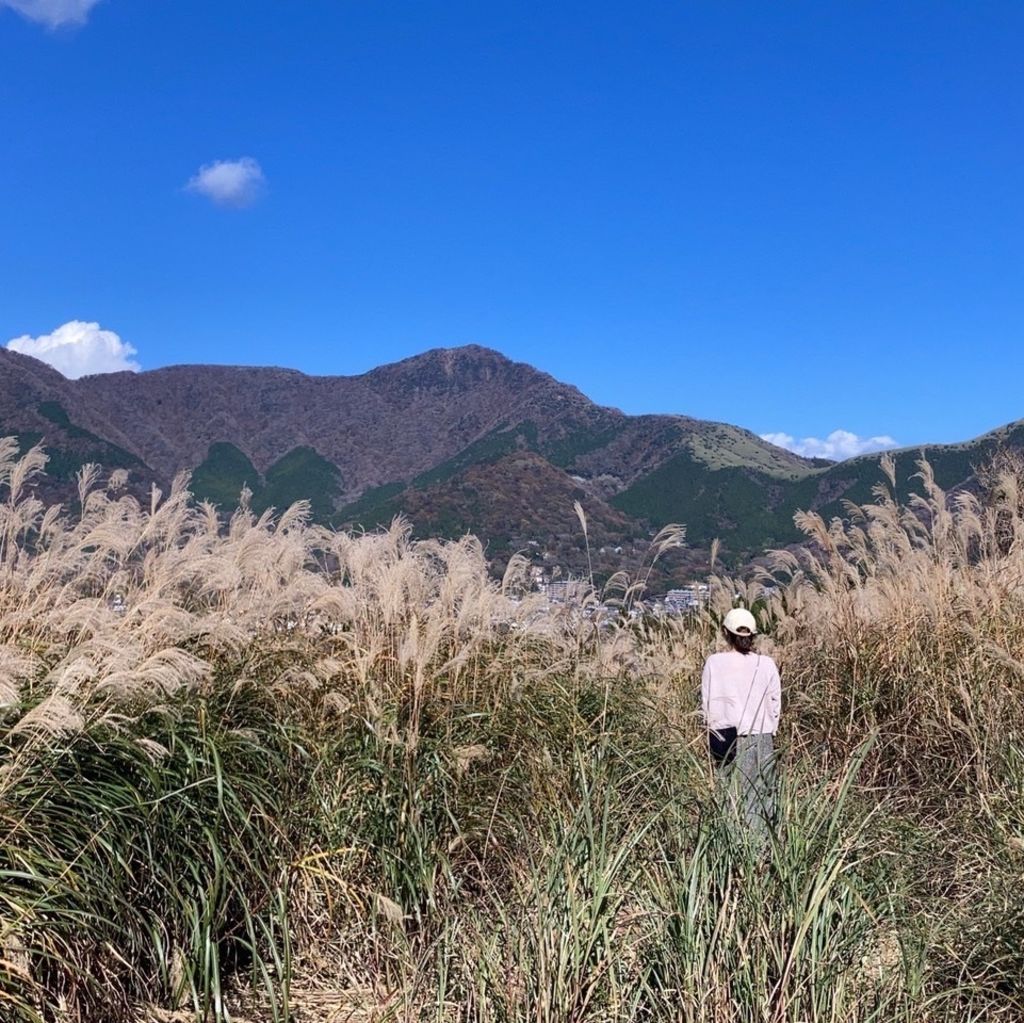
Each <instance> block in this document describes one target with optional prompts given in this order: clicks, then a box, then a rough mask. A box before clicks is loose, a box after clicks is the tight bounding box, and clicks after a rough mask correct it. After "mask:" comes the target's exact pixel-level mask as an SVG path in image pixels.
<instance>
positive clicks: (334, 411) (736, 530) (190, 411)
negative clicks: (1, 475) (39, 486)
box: [0, 345, 1024, 572]
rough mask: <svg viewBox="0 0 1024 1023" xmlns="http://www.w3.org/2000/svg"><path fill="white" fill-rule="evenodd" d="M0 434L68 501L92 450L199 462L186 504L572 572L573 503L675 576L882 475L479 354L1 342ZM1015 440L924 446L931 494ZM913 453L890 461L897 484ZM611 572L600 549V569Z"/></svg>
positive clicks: (134, 460)
mask: <svg viewBox="0 0 1024 1023" xmlns="http://www.w3.org/2000/svg"><path fill="white" fill-rule="evenodd" d="M8 434H14V435H16V436H18V437H19V440H20V442H21V443H22V445H23V446H24V445H26V444H29V443H36V442H42V443H44V444H45V445H46V447H47V450H48V452H49V453H50V455H51V460H52V461H51V467H52V468H53V469H54V470H55V471H54V472H53V473H52V474H51V479H50V480H49V482H48V483H47V487H48V488H49V490H48V496H55V497H58V498H59V497H61V496H62V494H64V493H66V492H67V491H68V490H69V488H70V484H71V479H72V477H73V474H74V469H75V468H77V464H80V463H81V462H84V461H98V462H101V463H102V464H104V465H105V466H106V467H107V468H126V469H128V470H129V472H130V474H131V477H132V479H133V483H134V485H135V486H136V488H137V491H138V492H139V493H142V492H143V491H144V490H145V489H146V488H147V487H148V486H149V485H150V483H153V482H155V483H156V484H157V485H159V486H161V487H166V486H167V484H169V482H170V481H171V479H172V478H173V477H174V476H175V475H176V474H177V473H178V472H181V471H190V472H192V474H193V476H192V479H193V489H194V490H195V492H196V494H197V496H198V497H201V498H207V499H211V500H214V501H215V502H216V503H218V504H220V505H222V506H225V507H229V506H230V505H232V504H233V503H234V502H235V501H236V500H237V494H238V492H239V491H240V490H241V487H242V486H243V485H244V486H246V487H248V488H249V489H250V490H251V491H252V493H253V499H254V502H255V504H254V506H257V507H260V508H263V507H279V508H280V507H283V505H284V504H286V503H290V502H291V501H292V500H296V499H299V498H307V499H309V500H311V502H312V505H313V511H314V514H315V516H316V517H317V518H318V519H320V520H322V521H325V522H328V523H331V524H334V525H339V526H357V527H358V526H361V527H365V528H372V527H374V526H376V525H379V524H381V523H382V522H386V521H388V520H389V519H390V517H391V516H393V515H395V514H406V515H407V516H408V517H409V518H410V519H411V520H412V522H413V525H414V527H415V528H416V529H417V530H418V531H420V532H422V533H424V534H426V533H430V532H438V533H446V534H449V535H451V534H455V535H457V534H459V533H461V532H464V531H469V532H477V533H479V534H480V535H481V536H482V538H483V539H484V540H485V541H488V542H489V543H490V544H491V546H492V548H494V551H495V558H496V561H499V562H500V561H501V560H502V559H505V560H507V557H508V556H509V555H510V553H511V552H513V551H515V550H517V549H521V548H522V547H523V546H524V545H526V546H531V545H532V546H536V547H537V548H539V549H543V550H547V553H548V554H549V555H550V556H551V558H553V559H555V560H556V561H557V563H558V564H559V566H560V567H562V568H563V569H564V570H566V571H579V570H580V567H581V559H582V554H581V549H580V542H581V539H582V532H581V530H580V528H579V524H578V522H577V521H576V518H575V513H574V512H573V510H572V506H573V502H574V501H580V502H581V503H582V504H583V506H584V508H585V509H586V510H587V512H588V516H589V517H590V520H591V522H592V523H593V530H594V534H595V535H594V536H592V537H591V539H592V540H593V541H594V542H595V543H597V545H598V546H599V547H607V548H608V549H609V550H613V551H614V550H628V551H630V552H633V553H634V554H635V553H637V552H639V551H640V550H641V549H642V548H643V547H644V545H645V544H646V543H647V542H648V541H649V538H650V536H651V535H652V534H653V532H654V531H656V530H657V529H659V528H660V527H662V526H664V525H666V524H667V523H670V522H682V523H684V524H685V525H686V526H687V530H688V537H689V541H690V544H691V545H692V550H691V552H690V555H689V556H685V557H683V556H681V558H682V560H681V561H678V565H677V567H678V569H679V571H680V572H684V571H690V570H692V569H693V567H694V566H695V565H696V564H697V563H698V562H699V561H700V557H701V556H702V552H704V551H706V548H707V547H709V546H710V543H711V541H712V539H714V538H719V539H720V540H721V541H722V542H723V544H724V547H725V550H726V552H727V553H731V554H733V555H734V556H735V557H741V556H747V555H750V554H752V553H756V552H759V551H760V550H762V549H764V548H765V547H767V546H784V545H785V544H787V543H791V542H793V541H795V540H796V539H798V533H797V531H796V527H795V526H794V525H793V521H792V520H793V513H794V512H795V511H796V510H797V508H810V509H814V510H818V511H821V512H822V513H823V514H825V515H826V516H827V515H830V514H834V513H838V512H840V511H841V508H842V501H843V500H857V501H865V500H869V499H870V496H871V487H872V486H873V485H874V484H875V483H877V482H878V481H879V480H880V479H881V478H882V477H881V471H880V468H879V465H878V463H879V460H880V457H881V456H880V455H863V456H858V457H856V458H853V459H848V460H845V461H842V462H836V463H827V462H824V461H823V460H821V459H808V458H803V457H801V456H799V455H796V454H793V453H792V452H789V451H786V450H784V449H782V448H779V447H776V446H774V445H772V444H769V443H768V442H766V441H764V440H762V439H761V438H759V437H757V436H756V435H755V434H753V433H751V432H750V431H748V430H744V429H742V428H740V427H736V426H732V425H730V424H727V423H717V422H711V421H707V420H699V419H695V418H692V417H688V416H685V415H673V414H647V415H640V416H630V415H627V414H625V413H623V412H622V411H621V410H619V409H617V408H613V407H609V406H602V405H598V404H596V403H594V402H592V401H590V399H589V398H587V397H586V395H584V394H583V393H582V392H581V391H580V390H579V389H578V388H576V387H574V386H573V385H571V384H568V383H564V382H562V381H559V380H557V379H556V378H554V377H553V376H551V375H549V374H547V373H544V372H543V371H541V370H537V369H536V368H534V367H532V366H530V365H529V364H527V363H523V362H515V361H513V360H511V359H509V358H507V357H506V356H504V355H502V354H501V353H500V352H497V351H495V350H493V349H489V348H485V347H482V346H479V345H468V346H462V347H458V348H435V349H430V350H429V351H426V352H423V353H420V354H418V355H414V356H410V357H409V358H407V359H403V360H401V361H399V362H396V363H390V364H386V365H382V366H378V367H375V368H374V369H371V370H368V371H367V372H365V373H361V374H356V375H351V376H314V375H310V374H306V373H303V372H301V371H300V370H294V369H289V368H283V367H252V366H221V365H201V364H200V365H195V364H193V365H180V366H168V367H163V368H160V369H155V370H147V371H144V372H140V373H129V372H120V373H112V374H97V375H93V376H87V377H82V378H80V379H78V380H68V379H66V378H64V377H63V376H61V375H60V374H59V373H58V372H57V371H56V370H54V369H52V368H51V367H49V366H46V365H45V364H44V363H41V362H39V361H38V360H35V359H32V358H31V357H29V356H24V355H20V354H18V353H14V352H10V351H8V350H4V349H0V435H8ZM1007 445H1009V446H1014V447H1024V423H1022V422H1016V423H1010V424H1006V425H1005V426H1003V427H999V428H997V430H995V431H991V432H990V433H988V434H983V435H981V436H980V437H977V438H973V439H972V440H969V441H964V442H960V443H959V444H954V445H926V446H924V450H925V451H927V452H931V455H932V457H933V458H934V459H936V460H937V465H938V470H937V477H941V479H940V485H943V486H946V487H957V486H964V485H969V483H970V480H971V478H972V475H973V471H974V466H975V465H976V464H977V462H978V461H979V460H983V459H984V458H985V457H987V455H989V454H991V452H992V450H994V449H995V448H997V447H999V446H1007ZM920 450H922V449H921V448H920V447H913V448H907V449H901V450H898V451H896V452H894V453H893V457H894V458H895V459H896V461H897V465H898V467H899V471H900V486H901V487H902V488H903V489H906V488H907V487H912V486H913V485H914V484H913V482H912V475H913V473H912V469H913V465H912V463H913V460H914V458H916V456H917V452H919V451H920ZM912 456H913V457H912ZM503 516H504V518H503ZM506 520H507V521H506ZM549 548H550V550H549ZM616 556H618V555H616ZM551 558H549V560H551ZM677 560H678V559H677ZM617 567H621V565H619V564H617V563H616V562H615V560H614V558H611V557H608V558H606V559H604V560H603V561H601V559H599V565H598V568H599V569H600V571H602V572H611V571H614V570H616V568H617Z"/></svg>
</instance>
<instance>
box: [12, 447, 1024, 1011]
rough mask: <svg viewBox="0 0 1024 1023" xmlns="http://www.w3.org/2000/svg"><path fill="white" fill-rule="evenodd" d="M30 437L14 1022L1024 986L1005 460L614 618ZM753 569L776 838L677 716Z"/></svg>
mask: <svg viewBox="0 0 1024 1023" xmlns="http://www.w3.org/2000/svg"><path fill="white" fill-rule="evenodd" d="M887 469H888V470H890V471H891V466H887ZM43 471H45V456H44V454H43V453H42V452H41V451H39V450H32V451H30V452H28V453H26V454H24V455H19V454H18V449H17V445H16V444H15V442H14V441H13V440H8V441H0V715H2V716H0V744H2V750H0V759H2V766H0V1019H2V1020H5V1021H7V1020H10V1021H19V1023H20V1021H32V1020H54V1021H65V1020H66V1021H69V1023H85V1021H104V1023H105V1021H112V1023H116V1021H131V1020H140V1019H153V1020H157V1019H163V1020H172V1019H173V1020H193V1019H194V1020H218V1021H223V1020H229V1019H237V1020H298V1021H303V1020H317V1021H326V1020H335V1021H342V1020H401V1021H412V1020H415V1021H428V1020H429V1021H434V1023H441V1021H474V1023H477V1021H479V1023H513V1021H516V1023H518V1021H528V1023H585V1021H594V1023H597V1021H601V1023H605V1021H607V1023H619V1021H622V1023H625V1021H634V1020H635V1021H651V1023H658V1021H666V1023H668V1021H679V1023H741V1021H742V1023H748V1021H749V1023H784V1021H786V1023H789V1021H792V1023H797V1021H805V1023H869V1021H878V1023H881V1021H893V1020H896V1021H907V1023H910V1021H914V1023H917V1021H922V1023H923V1021H949V1023H953V1021H957V1023H959V1021H964V1020H967V1021H982V1020H996V1021H999V1020H1007V1021H1009V1020H1017V1019H1020V1018H1022V1017H1024V899H1022V897H1021V891H1022V890H1024V734H1022V732H1024V729H1022V724H1024V474H1022V473H1021V472H1020V471H1019V467H1017V466H1016V465H1015V464H1014V463H1013V462H1012V460H1009V459H1006V460H1003V461H1002V462H1000V463H995V464H993V465H992V466H991V467H989V469H988V470H987V472H986V473H984V474H983V480H984V488H983V491H982V492H981V493H979V494H977V495H973V494H966V493H964V494H959V495H957V496H956V497H955V498H954V499H950V498H949V497H947V495H945V494H943V493H942V492H941V491H940V490H939V489H938V488H937V487H936V486H935V485H934V482H933V481H932V479H931V477H930V473H929V469H928V466H927V465H922V466H921V476H922V485H923V488H924V496H922V497H919V498H912V499H911V500H910V503H909V504H907V505H900V504H897V503H896V501H895V500H894V498H893V497H892V492H893V490H894V487H893V486H892V481H891V480H886V479H881V480H880V481H879V488H878V492H877V500H876V502H875V503H873V504H871V505H868V506H864V507H850V508H849V510H848V517H847V518H846V519H845V520H844V521H843V522H838V521H837V522H834V523H826V522H823V521H821V519H820V518H818V517H816V516H814V515H811V514H806V515H803V516H801V518H800V525H801V527H802V529H803V531H804V533H805V534H806V537H807V544H806V547H805V548H804V549H802V550H800V551H787V552H777V553H776V554H774V555H773V556H772V558H773V560H772V562H771V564H770V566H769V567H768V569H766V570H765V572H764V573H763V578H760V579H755V580H751V579H744V580H735V579H729V578H725V577H715V578H713V579H712V606H711V608H710V609H709V610H708V611H707V612H706V613H705V614H702V615H701V616H700V617H699V618H692V619H682V618H680V619H667V620H666V619H662V620H658V619H655V618H653V617H645V616H641V617H639V618H635V619H633V620H629V619H627V618H626V617H625V616H624V619H623V621H624V623H625V624H623V625H621V626H616V627H611V628H603V629H599V628H597V627H596V626H595V624H594V622H593V621H592V620H591V619H588V618H587V617H586V616H584V615H581V614H580V613H579V612H578V610H576V609H573V608H570V607H564V606H563V607H559V608H554V609H548V610H544V609H543V607H542V605H541V603H540V600H541V598H539V597H537V596H535V595H531V594H530V593H528V592H526V587H525V585H524V580H525V565H524V564H520V563H519V562H517V561H515V560H514V561H513V563H512V564H511V565H510V566H509V570H508V572H507V573H506V576H505V579H504V580H503V582H501V583H497V582H494V581H491V580H490V579H489V578H488V573H487V566H486V559H485V556H484V552H483V550H482V549H481V546H480V544H479V543H478V542H477V541H476V540H474V539H472V538H465V539H463V540H460V541H457V542H456V541H453V542H447V541H414V540H413V539H412V538H411V536H410V532H409V529H408V527H407V526H406V525H405V524H403V523H401V522H396V523H395V524H394V525H393V526H392V527H391V529H390V530H388V531H387V532H381V533H376V534H366V535H349V534H345V533H336V532H331V531H328V530H326V529H322V528H320V527H318V526H315V525H312V524H311V523H310V521H309V517H308V508H306V507H305V506H304V505H302V504H298V505H295V506H293V507H292V508H290V509H287V510H284V511H282V512H280V513H279V514H277V515H274V514H271V513H267V514H264V515H262V516H259V517H257V516H256V515H254V514H253V513H252V512H251V511H250V509H249V507H248V505H247V504H246V502H245V500H244V495H243V502H242V506H241V507H240V509H239V510H238V511H236V512H234V513H233V514H231V515H230V516H229V517H222V516H219V515H218V513H217V511H216V510H215V509H214V508H212V507H210V506H207V505H198V506H197V505H196V504H195V503H194V502H193V501H192V500H191V498H190V495H189V493H188V489H187V487H188V483H187V479H185V478H183V479H182V480H180V481H179V482H178V483H177V484H176V485H175V486H174V488H172V490H171V492H170V493H169V494H166V495H161V494H159V493H154V494H153V496H152V499H151V501H150V503H149V505H148V506H147V507H140V506H139V504H138V502H137V501H136V500H135V499H134V498H132V497H129V496H126V495H125V493H124V483H125V478H124V475H123V473H116V472H115V473H113V474H110V475H104V474H103V473H102V472H101V471H100V470H99V469H98V468H97V467H95V466H86V467H84V468H83V469H82V471H81V473H80V475H79V488H78V496H77V501H76V502H75V503H74V504H73V505H72V506H68V507H65V508H63V509H61V508H55V507H45V506H43V505H42V504H41V503H40V502H39V501H38V500H37V499H36V498H35V497H34V496H33V487H32V484H33V480H34V479H35V478H36V477H37V475H38V474H39V473H41V472H43ZM582 525H583V526H584V527H585V519H584V521H583V523H582ZM675 539H676V540H677V539H678V535H677V536H676V538H675ZM659 542H660V543H661V544H662V545H663V546H664V545H665V544H667V543H671V542H673V538H672V537H671V536H668V537H667V538H666V537H663V538H662V539H661V540H660V541H659ZM624 587H625V588H624V589H623V590H622V599H623V601H633V600H636V599H642V595H639V594H638V593H637V591H636V587H633V588H629V587H628V581H627V583H626V584H624ZM592 599H595V598H592ZM737 600H739V601H741V602H743V603H744V604H746V605H747V606H749V607H751V608H753V609H754V610H755V612H756V614H757V615H758V617H759V620H760V622H761V625H762V628H763V631H764V632H765V636H763V637H762V638H761V640H760V641H759V643H760V648H761V649H763V650H765V651H767V652H770V653H772V654H773V655H774V656H775V657H776V658H777V660H778V662H779V664H780V667H781V669H782V674H783V698H784V713H783V727H782V730H781V732H780V735H779V736H778V745H779V748H780V749H781V758H780V795H779V809H780V812H779V820H778V825H777V828H776V829H775V831H774V832H773V834H772V835H771V836H770V838H769V839H768V841H767V842H765V843H763V844H761V845H757V844H756V843H753V842H751V841H748V840H747V839H746V837H745V836H744V835H743V834H742V833H737V830H736V829H735V828H734V827H730V821H729V819H728V815H727V813H725V812H723V811H722V810H721V809H720V808H719V806H718V803H717V802H716V799H715V793H714V787H713V778H712V773H711V768H710V765H709V763H708V760H707V756H706V753H705V747H704V738H703V732H702V728H701V722H700V718H699V715H698V709H699V708H698V689H699V686H698V679H699V672H700V666H701V664H702V661H703V659H704V657H705V656H706V655H707V653H709V652H710V651H711V650H712V649H714V647H715V644H716V637H717V627H716V622H717V621H718V620H719V618H720V615H721V614H722V613H723V612H724V611H725V610H727V609H728V608H729V607H731V606H733V604H734V603H735V602H736V601H737Z"/></svg>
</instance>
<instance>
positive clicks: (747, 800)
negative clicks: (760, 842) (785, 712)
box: [715, 732, 775, 839]
mask: <svg viewBox="0 0 1024 1023" xmlns="http://www.w3.org/2000/svg"><path fill="white" fill-rule="evenodd" d="M715 787H716V789H717V790H718V793H719V797H720V798H721V799H722V800H723V802H724V803H725V805H726V807H727V809H728V810H729V811H731V812H730V813H729V816H730V818H731V819H732V820H733V821H742V822H743V823H744V824H746V826H747V830H748V831H749V832H750V833H751V834H752V835H753V836H754V837H756V838H758V839H760V838H763V837H764V835H765V833H766V832H767V830H768V828H769V827H770V826H771V824H772V822H773V820H774V818H775V743H774V741H773V737H772V735H771V733H770V732H763V733H760V734H756V735H739V736H737V737H736V756H735V758H734V759H733V761H732V763H731V764H728V765H726V766H724V767H719V768H718V769H717V777H716V779H715Z"/></svg>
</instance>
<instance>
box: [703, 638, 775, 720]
mask: <svg viewBox="0 0 1024 1023" xmlns="http://www.w3.org/2000/svg"><path fill="white" fill-rule="evenodd" d="M700 690H701V704H702V706H703V709H704V720H705V721H706V722H707V726H708V728H710V729H713V730H717V729H719V728H735V729H736V731H737V732H739V733H740V735H752V734H756V733H759V732H771V733H772V734H773V735H774V734H775V732H776V730H777V729H778V727H779V712H780V710H781V709H782V683H781V681H780V679H779V669H778V668H777V667H776V665H775V662H774V661H773V660H772V659H771V658H770V657H767V656H765V655H764V654H755V653H749V654H741V653H740V652H739V651H738V650H729V651H727V652H726V653H721V654H712V655H711V656H710V657H709V658H708V659H707V660H706V661H705V662H704V671H703V673H702V674H701V686H700Z"/></svg>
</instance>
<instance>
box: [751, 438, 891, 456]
mask: <svg viewBox="0 0 1024 1023" xmlns="http://www.w3.org/2000/svg"><path fill="white" fill-rule="evenodd" d="M761 440H766V441H768V443H769V444H775V445H777V446H778V447H780V448H786V449H787V450H788V451H793V452H795V453H796V454H798V455H803V456H804V457H805V458H831V459H832V460H833V461H837V462H838V461H842V460H843V459H844V458H853V456H854V455H864V454H867V453H868V452H869V451H885V450H886V449H888V448H895V447H899V445H898V444H897V443H896V441H895V440H893V438H892V437H890V436H889V435H888V434H882V435H881V436H878V437H858V436H857V434H855V433H850V431H849V430H833V431H832V432H831V433H830V434H829V435H828V436H827V437H826V438H825V439H824V440H821V439H820V438H818V437H804V438H802V439H801V440H797V439H796V437H794V436H792V435H791V434H788V433H762V434H761Z"/></svg>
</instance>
